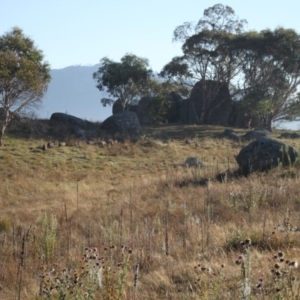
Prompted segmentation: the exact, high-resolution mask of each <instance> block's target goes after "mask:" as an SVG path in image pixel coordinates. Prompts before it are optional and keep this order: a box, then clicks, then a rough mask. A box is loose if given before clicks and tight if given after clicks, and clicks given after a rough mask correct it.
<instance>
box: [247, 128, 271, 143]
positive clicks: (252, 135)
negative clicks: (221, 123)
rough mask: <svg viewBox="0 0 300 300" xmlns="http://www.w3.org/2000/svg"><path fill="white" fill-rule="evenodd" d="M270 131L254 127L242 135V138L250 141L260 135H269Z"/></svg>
mask: <svg viewBox="0 0 300 300" xmlns="http://www.w3.org/2000/svg"><path fill="white" fill-rule="evenodd" d="M271 135H272V133H271V132H270V131H268V130H266V129H254V130H251V131H248V132H247V133H245V134H244V135H243V136H242V139H243V140H246V141H252V140H256V139H258V138H261V137H271Z"/></svg>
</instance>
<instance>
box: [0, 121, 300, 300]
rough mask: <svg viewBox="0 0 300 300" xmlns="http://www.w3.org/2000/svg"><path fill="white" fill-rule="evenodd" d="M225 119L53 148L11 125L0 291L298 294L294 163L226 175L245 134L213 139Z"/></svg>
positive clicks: (3, 173) (299, 207)
mask: <svg viewBox="0 0 300 300" xmlns="http://www.w3.org/2000/svg"><path fill="white" fill-rule="evenodd" d="M223 130H224V128H222V127H217V126H215V127H214V126H171V125H169V126H162V127H158V126H152V127H147V128H144V129H143V133H142V136H141V138H140V139H139V140H138V141H134V142H133V141H130V140H125V141H123V142H122V143H114V144H112V145H109V146H108V145H105V146H104V147H99V146H97V141H98V140H96V143H95V144H87V143H85V142H79V141H76V140H72V139H71V138H69V139H68V142H67V145H66V147H59V146H58V141H56V144H55V146H54V147H53V148H51V149H48V150H47V151H43V150H42V147H41V146H42V145H43V144H46V143H47V141H48V140H47V139H48V137H47V136H45V135H42V136H39V137H38V138H37V137H36V136H31V137H30V136H27V137H20V136H16V135H15V134H11V135H8V136H7V137H6V139H5V146H4V147H2V148H1V149H0V162H1V164H0V203H1V211H0V299H7V300H8V299H9V300H10V299H22V300H23V299H155V298H156V299H299V298H300V283H299V280H300V276H299V275H300V274H299V269H298V260H299V259H300V258H299V250H300V238H299V232H300V219H299V211H300V196H299V195H300V184H299V171H300V168H299V164H296V165H295V166H292V167H289V168H283V167H281V166H279V167H278V168H276V169H274V170H272V171H269V172H267V173H254V174H251V175H250V176H248V177H247V178H245V177H228V178H225V180H223V181H222V182H219V181H217V180H215V178H216V176H217V175H218V174H219V173H221V172H224V171H226V170H228V169H229V170H235V169H237V164H236V162H235V155H237V154H238V152H239V151H240V149H241V148H242V147H243V146H245V145H246V144H247V143H246V142H243V143H234V142H231V141H229V140H220V139H215V138H213V136H214V134H215V133H220V132H222V131H223ZM238 132H239V133H243V130H239V131H238ZM278 135H279V133H278V132H277V133H276V132H275V134H274V136H275V137H276V136H278ZM53 138H54V137H51V139H53ZM186 139H191V140H192V143H190V144H187V143H186V142H185V140H186ZM286 142H287V143H288V144H290V145H292V146H294V147H295V148H296V149H297V150H299V149H300V143H299V142H298V141H297V140H286ZM196 143H197V146H195V144H196ZM190 156H195V157H198V158H199V160H200V161H201V162H202V163H203V164H204V165H205V167H204V168H203V169H197V168H187V167H186V166H185V165H184V162H185V159H186V158H187V157H190Z"/></svg>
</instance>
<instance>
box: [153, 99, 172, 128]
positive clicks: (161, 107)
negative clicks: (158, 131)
mask: <svg viewBox="0 0 300 300" xmlns="http://www.w3.org/2000/svg"><path fill="white" fill-rule="evenodd" d="M170 106H171V104H170V102H169V101H168V99H167V97H166V96H163V95H158V96H156V97H154V98H152V99H151V102H150V104H149V115H150V117H151V118H152V119H153V120H154V121H155V122H157V123H159V122H164V121H165V120H167V119H168V116H169V110H170Z"/></svg>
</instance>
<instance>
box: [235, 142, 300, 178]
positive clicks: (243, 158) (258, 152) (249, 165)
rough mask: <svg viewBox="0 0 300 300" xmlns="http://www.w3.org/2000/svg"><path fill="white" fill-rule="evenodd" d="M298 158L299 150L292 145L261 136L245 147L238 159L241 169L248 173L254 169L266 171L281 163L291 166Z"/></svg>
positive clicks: (245, 173) (243, 172)
mask: <svg viewBox="0 0 300 300" xmlns="http://www.w3.org/2000/svg"><path fill="white" fill-rule="evenodd" d="M297 159H298V152H297V151H296V150H295V149H294V148H293V147H291V146H289V145H287V144H285V143H283V142H281V141H278V140H275V139H271V138H266V137H261V138H258V139H257V140H254V141H252V142H251V143H250V144H249V145H247V146H246V147H244V148H243V149H242V150H241V151H240V153H239V154H238V156H237V157H236V161H237V163H238V165H239V167H240V171H241V172H242V174H244V175H248V174H249V173H250V172H253V171H266V170H269V169H272V168H274V167H277V166H278V165H279V163H281V164H282V165H283V166H289V165H292V164H294V163H295V162H296V160H297Z"/></svg>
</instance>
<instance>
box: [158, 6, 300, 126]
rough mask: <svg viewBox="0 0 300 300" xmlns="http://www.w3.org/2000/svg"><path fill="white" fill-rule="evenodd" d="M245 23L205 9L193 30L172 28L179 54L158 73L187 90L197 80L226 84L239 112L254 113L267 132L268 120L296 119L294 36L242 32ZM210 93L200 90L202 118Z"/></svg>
mask: <svg viewBox="0 0 300 300" xmlns="http://www.w3.org/2000/svg"><path fill="white" fill-rule="evenodd" d="M245 23H246V21H245V20H239V19H238V18H237V17H236V16H235V14H234V11H233V9H232V8H230V7H228V6H224V5H221V4H217V5H215V6H213V7H210V8H208V9H206V10H205V11H204V14H203V17H202V18H201V19H200V20H199V22H198V23H197V24H196V25H193V24H192V23H185V24H183V25H181V26H179V27H177V28H176V29H175V31H174V40H175V41H181V42H183V46H182V50H183V55H182V56H180V57H175V58H173V59H172V61H171V62H170V63H168V64H167V65H166V66H165V67H164V68H163V70H162V72H161V74H162V75H163V76H165V77H168V78H169V79H171V80H173V81H174V82H177V83H178V84H181V85H188V86H194V84H195V81H200V80H202V81H208V80H212V81H215V82H225V83H227V84H228V85H229V86H230V87H231V96H232V97H233V98H234V97H236V99H238V100H239V101H241V99H243V100H242V101H241V102H244V103H242V104H241V106H240V107H241V108H243V109H244V112H245V113H247V114H248V115H251V114H256V115H257V116H258V117H259V119H261V120H262V123H263V124H262V126H265V127H266V128H268V129H269V130H271V129H272V122H273V121H283V120H289V121H291V120H300V101H299V97H298V96H297V87H298V86H299V83H300V36H299V34H298V33H296V32H295V30H293V29H285V28H282V27H279V28H276V29H275V30H273V31H272V30H270V29H267V30H262V31H260V32H256V31H249V32H245V31H244V30H243V25H244V24H245ZM216 93H217V91H214V90H209V91H207V90H206V91H203V103H204V104H203V112H202V113H204V114H206V115H210V113H211V111H209V110H208V111H206V110H205V108H207V107H209V106H210V103H211V102H212V101H213V99H214V98H215V97H216ZM212 109H213V108H212ZM202 119H203V120H205V119H206V118H205V116H203V118H202ZM203 120H201V121H203Z"/></svg>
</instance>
